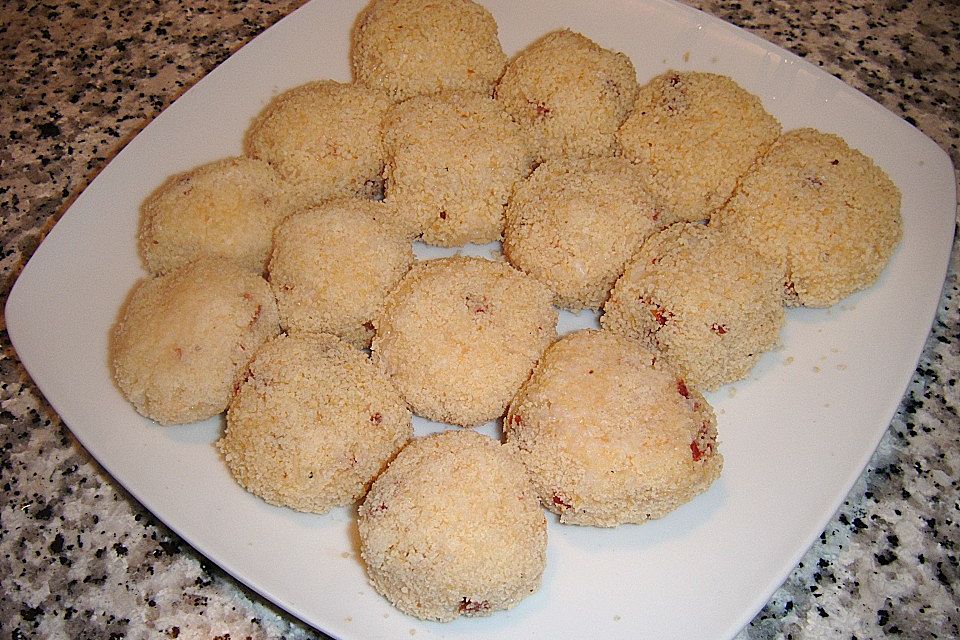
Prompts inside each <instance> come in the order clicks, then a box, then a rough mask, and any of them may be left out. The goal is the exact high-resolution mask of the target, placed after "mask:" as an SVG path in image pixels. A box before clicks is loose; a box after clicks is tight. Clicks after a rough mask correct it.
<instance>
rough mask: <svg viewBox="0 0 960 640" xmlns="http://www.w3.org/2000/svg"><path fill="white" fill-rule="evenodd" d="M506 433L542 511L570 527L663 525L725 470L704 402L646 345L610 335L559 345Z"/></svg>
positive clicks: (519, 401) (510, 416) (571, 337)
mask: <svg viewBox="0 0 960 640" xmlns="http://www.w3.org/2000/svg"><path fill="white" fill-rule="evenodd" d="M504 430H505V431H506V437H507V443H508V444H513V445H515V446H516V447H517V449H518V451H519V453H520V459H521V460H522V461H523V464H524V466H526V468H527V471H528V472H529V473H530V477H531V479H532V481H533V484H534V486H535V487H536V490H537V493H538V494H539V496H540V502H541V503H542V504H543V505H544V506H545V507H546V508H547V509H549V510H550V511H553V512H554V513H557V514H559V515H560V522H562V523H565V524H582V525H593V526H599V527H612V526H617V525H620V524H625V523H642V522H645V521H646V520H649V519H651V518H659V517H662V516H664V515H666V514H667V513H670V512H671V511H673V510H674V509H676V508H677V507H679V506H680V505H682V504H684V503H686V502H688V501H689V500H690V499H692V498H693V497H694V496H696V495H697V494H699V493H702V492H703V491H705V490H706V489H707V488H708V487H709V486H710V484H711V483H712V482H713V481H714V480H716V479H717V477H718V476H719V475H720V470H721V468H722V467H723V457H722V456H721V455H720V453H719V452H718V451H717V442H716V438H717V431H716V419H715V417H714V415H713V410H712V409H711V408H710V405H709V404H707V401H706V400H704V399H703V396H702V395H700V393H699V392H698V391H696V390H695V389H693V388H692V387H689V386H687V384H686V382H685V381H684V380H683V378H681V377H679V376H678V375H677V373H676V372H675V371H674V370H673V369H672V368H670V367H668V366H665V365H664V364H663V362H662V361H661V360H659V359H658V358H657V356H656V355H654V354H653V353H652V352H650V351H648V350H646V349H644V348H643V346H642V345H641V344H640V343H638V342H636V341H635V340H631V339H629V338H626V337H624V336H620V335H617V334H614V333H611V332H609V331H579V332H576V333H571V334H567V335H566V336H564V337H563V338H561V339H560V340H558V341H557V342H555V343H554V344H553V345H551V346H550V348H549V349H547V351H546V353H544V355H543V358H542V359H541V360H540V363H539V364H537V368H536V369H535V370H534V372H533V375H532V376H531V377H530V379H529V380H528V381H527V382H526V383H525V384H524V385H523V388H522V389H521V390H520V392H519V393H518V394H517V397H516V398H515V399H514V400H513V402H512V403H511V404H510V411H509V412H508V413H507V418H506V420H505V422H504Z"/></svg>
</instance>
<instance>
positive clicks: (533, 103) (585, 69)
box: [497, 29, 637, 161]
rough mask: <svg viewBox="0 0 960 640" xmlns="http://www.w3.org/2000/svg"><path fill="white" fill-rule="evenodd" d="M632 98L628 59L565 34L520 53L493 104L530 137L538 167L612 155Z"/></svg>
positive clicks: (632, 73) (634, 76)
mask: <svg viewBox="0 0 960 640" xmlns="http://www.w3.org/2000/svg"><path fill="white" fill-rule="evenodd" d="M636 96H637V74H636V71H635V70H634V68H633V63H632V62H631V61H630V58H628V57H627V56H626V55H624V54H622V53H619V52H614V51H610V50H609V49H604V48H602V47H600V46H599V45H598V44H596V43H595V42H593V41H592V40H590V39H589V38H587V37H586V36H583V35H581V34H579V33H576V32H574V31H570V30H569V29H560V30H557V31H552V32H550V33H548V34H547V35H545V36H543V37H542V38H540V39H539V40H537V41H536V42H534V43H533V44H531V45H530V46H529V47H527V48H526V49H524V50H523V51H521V52H520V53H519V54H518V55H517V56H516V57H515V58H513V59H512V60H511V61H510V62H509V64H507V68H506V70H505V71H504V72H503V77H502V78H501V79H500V82H499V84H498V85H497V100H498V101H499V102H501V103H502V104H503V106H504V108H505V109H506V110H507V112H509V113H510V115H512V116H513V118H514V119H515V120H516V121H517V122H518V123H520V125H521V126H522V127H523V128H524V130H525V131H529V132H530V133H531V135H532V136H533V139H534V141H535V143H536V147H537V156H538V160H540V161H543V160H547V159H550V158H558V157H561V156H573V157H586V156H610V155H614V154H615V153H616V152H617V146H616V133H617V129H618V128H619V127H620V125H621V124H622V123H623V121H624V119H625V118H626V117H627V114H629V112H630V108H631V106H632V105H633V102H634V100H635V99H636Z"/></svg>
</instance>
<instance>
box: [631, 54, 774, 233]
mask: <svg viewBox="0 0 960 640" xmlns="http://www.w3.org/2000/svg"><path fill="white" fill-rule="evenodd" d="M779 134H780V123H779V122H777V120H776V118H774V117H773V116H772V115H770V114H769V113H767V111H766V110H765V109H764V108H763V105H762V104H761V102H760V99H759V98H758V97H757V96H755V95H753V94H751V93H748V92H747V91H746V90H744V89H743V88H742V87H741V86H740V85H738V84H737V83H736V82H734V81H733V80H732V79H730V78H728V77H726V76H721V75H717V74H713V73H702V72H698V71H688V72H679V71H667V72H666V73H664V74H661V75H659V76H657V77H655V78H653V79H652V80H651V81H650V82H648V83H647V84H645V85H643V86H642V87H640V92H639V94H638V96H637V100H636V103H635V104H634V105H633V111H632V112H631V114H630V117H629V118H627V120H626V122H624V123H623V126H622V127H620V132H619V134H618V135H617V138H618V140H619V142H620V146H621V148H622V149H623V155H624V157H626V158H629V159H630V160H631V161H632V162H635V163H637V164H639V165H641V166H642V167H644V168H645V169H646V171H647V172H648V173H649V174H650V177H649V186H650V189H651V190H652V191H653V193H654V194H655V195H656V196H657V197H658V198H660V199H661V200H662V201H663V203H664V204H665V205H667V206H668V207H669V208H670V209H671V210H673V211H674V212H675V213H676V214H677V215H678V216H679V219H682V220H690V221H696V220H706V219H707V218H709V217H710V214H711V213H713V212H714V211H715V210H716V209H718V208H719V207H720V206H722V205H723V204H724V203H725V202H726V201H727V200H728V199H729V198H730V195H731V194H732V193H733V190H734V189H735V188H736V186H737V182H738V180H739V179H740V177H741V176H743V175H744V174H745V173H746V172H747V171H748V170H749V169H750V167H751V165H752V164H753V163H754V162H755V161H756V159H757V158H759V157H760V156H761V155H762V154H763V153H764V152H765V151H766V150H767V149H769V148H770V145H772V144H773V142H774V140H776V138H777V136H778V135H779Z"/></svg>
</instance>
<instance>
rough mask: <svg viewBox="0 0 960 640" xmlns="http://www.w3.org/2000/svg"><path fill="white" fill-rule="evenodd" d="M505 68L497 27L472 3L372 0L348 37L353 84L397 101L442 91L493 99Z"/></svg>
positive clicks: (490, 16) (468, 1)
mask: <svg viewBox="0 0 960 640" xmlns="http://www.w3.org/2000/svg"><path fill="white" fill-rule="evenodd" d="M506 62H507V57H506V55H505V54H504V53H503V49H502V48H501V46H500V40H499V39H498V37H497V23H496V21H495V20H494V19H493V16H492V15H490V12H489V11H487V10H486V9H485V8H484V7H482V6H480V5H479V4H477V3H475V2H471V1H470V0H373V2H371V3H370V4H369V5H368V6H367V8H366V9H364V10H363V11H362V12H361V13H360V15H359V16H358V18H357V22H356V25H355V27H354V30H353V34H352V47H351V50H350V65H351V67H352V68H353V78H354V80H356V81H357V82H359V83H362V84H366V85H369V86H371V87H374V88H376V89H378V90H381V91H384V92H386V93H387V94H388V95H389V96H390V97H391V98H393V99H394V100H397V101H401V100H405V99H407V98H409V97H411V96H415V95H419V94H429V93H435V92H437V91H441V90H443V89H464V90H467V91H477V92H480V93H485V94H486V95H491V94H492V93H493V85H494V84H495V83H496V81H497V79H498V78H499V77H500V74H501V73H503V67H504V65H505V64H506Z"/></svg>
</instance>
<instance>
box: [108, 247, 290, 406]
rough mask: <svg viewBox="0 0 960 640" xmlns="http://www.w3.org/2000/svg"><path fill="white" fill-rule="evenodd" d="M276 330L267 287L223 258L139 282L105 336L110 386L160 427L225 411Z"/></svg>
mask: <svg viewBox="0 0 960 640" xmlns="http://www.w3.org/2000/svg"><path fill="white" fill-rule="evenodd" d="M279 331H280V326H279V319H278V316H277V305H276V303H275V302H274V299H273V294H272V293H271V292H270V287H269V285H267V282H266V281H265V280H264V279H263V278H261V277H260V276H258V275H256V274H253V273H251V272H249V271H247V270H245V269H243V268H241V267H239V266H237V265H236V264H235V263H233V262H232V261H230V260H227V259H225V258H200V259H198V260H196V261H194V262H191V263H190V264H187V265H185V266H183V267H179V268H177V269H174V270H173V271H171V272H169V273H167V274H164V275H160V276H155V277H152V278H147V279H145V280H142V281H140V282H139V283H138V284H137V285H136V286H135V287H134V288H133V289H132V291H131V292H130V295H129V296H128V298H127V301H126V303H125V304H124V306H123V308H122V309H121V310H120V316H119V318H118V320H117V322H116V324H115V325H114V326H113V329H112V332H111V334H110V365H111V373H112V375H113V379H114V382H116V384H117V387H118V388H119V389H120V392H121V393H122V394H123V396H124V397H125V398H126V399H127V400H129V401H130V402H131V403H132V404H133V406H134V408H136V410H137V411H138V412H139V413H141V414H143V415H145V416H146V417H148V418H151V419H153V420H156V421H157V422H159V423H160V424H183V423H187V422H194V421H196V420H204V419H206V418H209V417H211V416H214V415H216V414H218V413H220V412H222V411H223V410H224V409H226V408H227V404H228V403H229V402H230V398H231V397H232V395H233V390H234V386H235V385H236V383H237V382H238V381H239V379H240V377H241V376H242V374H243V370H244V367H246V365H247V362H249V360H250V358H251V357H253V354H254V352H255V351H256V350H257V348H258V347H259V346H260V345H261V344H262V343H263V342H264V341H266V340H267V339H268V338H270V337H272V336H274V335H276V334H277V333H278V332H279Z"/></svg>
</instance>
